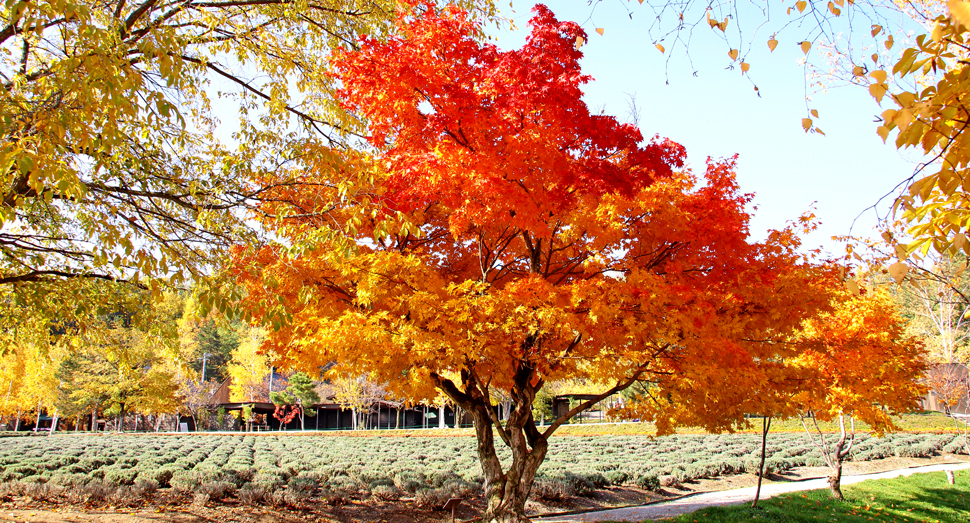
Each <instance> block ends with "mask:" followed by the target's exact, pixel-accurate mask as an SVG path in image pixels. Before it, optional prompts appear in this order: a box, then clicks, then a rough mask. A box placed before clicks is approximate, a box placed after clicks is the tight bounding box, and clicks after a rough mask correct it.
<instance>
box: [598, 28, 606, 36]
mask: <svg viewBox="0 0 970 523" xmlns="http://www.w3.org/2000/svg"><path fill="white" fill-rule="evenodd" d="M596 32H597V33H599V35H600V36H603V33H605V32H606V29H603V28H602V27H597V28H596Z"/></svg>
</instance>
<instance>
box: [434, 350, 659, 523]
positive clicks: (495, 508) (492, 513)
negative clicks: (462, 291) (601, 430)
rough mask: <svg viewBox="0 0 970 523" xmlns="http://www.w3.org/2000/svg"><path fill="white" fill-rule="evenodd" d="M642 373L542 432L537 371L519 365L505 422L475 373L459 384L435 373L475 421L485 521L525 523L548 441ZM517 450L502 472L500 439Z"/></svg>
mask: <svg viewBox="0 0 970 523" xmlns="http://www.w3.org/2000/svg"><path fill="white" fill-rule="evenodd" d="M641 372H642V370H640V371H638V372H636V373H634V375H633V376H632V377H631V378H630V379H629V380H626V381H624V382H622V383H618V384H617V385H616V386H614V387H612V388H611V389H609V390H607V391H604V392H603V393H602V394H598V395H596V397H594V398H591V399H589V400H587V401H584V402H583V403H581V404H579V405H577V406H576V407H574V408H572V409H570V410H569V412H566V413H565V414H563V415H562V416H560V417H558V418H557V419H556V420H555V421H554V422H553V423H552V424H551V425H549V426H548V427H545V428H544V429H545V430H543V431H541V432H540V431H539V429H538V428H537V427H536V421H535V419H534V418H533V417H532V402H533V401H534V400H535V396H536V392H538V391H539V390H540V389H541V388H542V385H543V382H542V380H541V379H538V378H537V377H536V375H535V371H534V370H532V369H531V368H529V367H528V366H527V365H526V364H520V367H519V370H518V372H517V373H516V375H515V378H514V380H513V383H514V384H513V387H512V390H510V391H508V390H507V391H505V392H506V394H509V395H510V396H511V407H510V409H509V412H508V418H507V419H506V420H505V421H504V423H503V422H502V420H500V419H499V414H498V412H496V409H495V408H494V407H492V404H491V399H490V396H489V392H488V387H487V386H486V385H485V384H484V382H483V381H482V380H481V379H480V378H478V377H477V376H476V375H475V373H474V372H473V371H468V370H465V371H462V372H461V381H460V386H459V385H456V384H455V383H454V382H452V381H451V380H449V379H446V378H443V377H441V376H439V375H437V374H432V375H431V377H432V379H434V380H435V383H436V384H437V386H438V388H439V389H441V390H442V391H443V392H444V393H445V394H447V395H448V397H449V398H451V400H452V401H454V402H455V404H456V405H457V406H459V407H461V408H462V409H463V410H464V411H465V412H468V413H469V414H470V415H471V416H472V418H473V419H474V421H475V436H476V438H477V440H478V449H477V450H478V459H479V461H480V462H481V465H482V473H483V475H484V477H485V484H484V490H485V514H484V515H483V517H482V520H483V521H484V522H485V523H525V522H528V521H529V518H527V517H526V515H525V503H526V501H527V500H528V499H529V494H530V492H531V491H532V484H533V482H534V481H535V477H536V472H537V471H538V470H539V466H540V465H542V462H543V460H544V459H545V457H546V452H547V451H548V450H549V437H550V436H551V435H552V434H553V432H555V431H556V429H558V428H559V427H560V426H561V425H562V424H563V423H565V422H567V421H568V420H569V419H570V418H572V417H573V416H575V415H576V414H579V413H580V412H583V411H584V410H587V409H589V408H590V407H592V406H593V405H595V404H596V403H597V402H599V401H601V400H602V399H604V398H606V397H608V396H610V395H611V394H614V393H616V392H618V391H620V390H623V389H625V388H627V387H628V386H630V385H631V384H632V383H633V382H634V381H636V379H637V378H638V377H639V375H640V373H641ZM496 434H497V435H498V437H499V439H500V440H501V443H503V444H505V445H506V446H507V447H508V448H509V449H510V450H511V451H512V460H511V463H509V465H508V468H507V469H504V470H503V468H502V464H501V462H500V461H499V458H498V454H497V452H496V449H495V435H496Z"/></svg>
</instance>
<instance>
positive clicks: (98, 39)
mask: <svg viewBox="0 0 970 523" xmlns="http://www.w3.org/2000/svg"><path fill="white" fill-rule="evenodd" d="M467 4H468V6H469V7H475V8H476V9H479V12H482V13H486V14H487V13H490V12H491V6H490V3H489V2H482V4H481V6H480V8H479V7H478V6H477V4H474V3H473V2H471V1H469V2H467ZM396 5H397V2H396V1H395V0H361V1H336V2H334V1H317V0H310V1H308V2H304V1H301V2H292V1H290V0H280V1H270V2H255V3H254V2H252V1H249V0H227V1H209V0H189V1H182V2H170V1H154V0H147V1H139V2H127V1H126V0H109V1H106V2H100V1H99V2H95V1H92V0H69V1H67V2H65V1H61V0H39V1H31V2H20V3H9V4H4V6H2V17H0V20H2V21H0V48H2V51H3V53H0V54H2V56H0V83H2V84H3V89H2V90H0V91H2V93H0V122H2V123H0V134H2V136H3V140H2V143H0V252H2V256H0V298H2V299H0V308H2V307H5V306H7V305H9V304H10V302H8V301H7V300H8V298H9V299H10V300H11V302H14V301H15V302H17V303H19V304H23V303H28V302H29V303H30V304H31V307H30V308H29V309H28V310H30V311H33V312H34V313H37V314H45V315H46V316H47V317H51V318H59V319H63V320H67V319H69V318H78V320H79V322H85V321H87V319H88V318H89V316H91V315H96V309H97V308H98V307H99V306H100V305H102V303H101V302H98V301H92V300H89V299H87V296H86V295H85V294H84V291H85V289H86V288H87V287H86V285H85V284H84V283H73V281H75V280H109V281H120V282H131V283H133V284H135V285H136V286H139V287H142V288H146V289H150V290H152V291H153V292H154V293H156V296H158V293H159V292H161V289H163V288H164V286H165V285H171V286H175V287H179V288H186V287H188V286H189V282H190V281H192V280H200V279H204V278H205V277H207V276H210V275H211V272H212V270H213V268H214V267H216V266H218V264H219V262H220V260H222V259H223V257H224V253H225V252H226V247H228V246H229V245H231V244H234V243H237V242H240V241H245V240H246V239H254V236H255V235H256V234H257V232H258V231H255V230H253V229H252V228H251V227H249V225H250V224H251V223H252V222H247V219H248V217H249V215H248V214H247V209H248V210H250V211H255V209H256V207H255V203H257V202H259V201H260V199H261V197H262V194H263V191H264V190H265V189H266V187H263V185H262V183H263V182H264V181H266V180H268V179H269V178H270V177H269V176H266V175H265V173H272V178H273V179H274V180H275V183H277V184H280V185H283V186H285V185H287V184H291V183H296V180H298V179H299V175H300V174H301V173H302V172H303V171H304V170H306V169H307V168H308V164H309V163H312V162H313V161H315V158H316V154H315V153H314V151H315V150H317V149H319V148H321V147H330V146H333V145H335V144H341V143H343V142H344V141H346V140H347V139H348V138H349V139H352V140H355V139H356V138H355V133H356V132H357V131H358V130H359V122H357V121H356V120H355V119H354V118H347V117H346V114H345V112H344V111H343V110H342V108H341V107H340V105H339V104H337V103H336V102H335V101H334V96H333V92H334V82H333V79H332V77H331V76H329V75H327V74H326V73H325V71H324V69H323V64H324V61H323V60H321V57H325V56H327V55H328V54H329V53H330V51H331V50H332V49H334V48H336V47H339V46H343V45H355V42H357V40H358V38H359V37H360V36H362V35H381V34H383V33H384V32H385V31H386V30H387V29H388V28H389V27H390V21H391V20H392V19H393V17H394V15H395V12H396ZM215 107H219V109H218V111H217V109H215ZM226 107H229V108H235V109H237V110H238V112H237V114H235V115H233V114H225V111H224V108H226ZM217 112H222V113H223V114H221V115H219V117H217ZM219 118H224V119H225V118H228V119H229V121H227V122H225V124H226V125H227V126H228V127H221V122H220V121H219ZM236 118H238V126H237V125H235V124H236V123H237V122H236V121H235V120H236ZM227 128H228V129H229V130H228V131H227V130H226V129H227ZM230 133H231V137H229V135H230ZM287 172H288V173H289V174H284V173H287ZM347 195H348V196H352V194H351V193H350V192H348V193H347ZM264 218H268V217H267V216H264ZM220 246H221V247H222V248H220ZM220 289H221V290H225V292H226V293H228V294H232V292H233V291H232V286H231V285H226V286H225V287H222V286H221V284H220V283H219V282H211V281H210V282H208V283H207V284H206V285H205V286H204V289H201V290H202V291H203V292H202V294H203V295H204V299H203V300H202V301H201V304H200V305H201V308H202V309H203V310H208V309H210V308H212V307H213V305H218V307H219V308H221V309H223V310H225V309H226V302H225V301H223V300H222V299H221V298H220V296H221V294H220ZM6 314H7V311H0V315H6Z"/></svg>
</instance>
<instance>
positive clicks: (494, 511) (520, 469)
mask: <svg viewBox="0 0 970 523" xmlns="http://www.w3.org/2000/svg"><path fill="white" fill-rule="evenodd" d="M526 405H527V406H526V407H524V408H525V409H528V408H529V407H528V405H531V403H527V404H526ZM489 408H491V407H490V406H487V405H478V406H476V407H475V408H474V409H473V410H472V413H473V417H474V419H475V435H476V437H477V439H478V459H479V461H480V462H481V464H482V472H483V474H484V476H485V486H484V489H485V502H486V509H485V514H484V516H483V518H482V520H483V521H484V522H485V523H525V522H528V521H529V518H527V517H526V515H525V503H526V501H527V500H528V499H529V493H530V492H531V491H532V483H533V482H534V480H535V475H536V471H538V470H539V465H541V464H542V461H543V459H545V456H546V451H547V450H548V446H547V443H546V440H545V439H544V438H540V439H539V440H537V441H535V445H534V446H533V447H532V448H531V449H529V446H528V443H527V441H526V436H525V430H524V429H525V426H524V422H531V415H530V416H529V419H528V421H527V420H526V419H522V418H524V416H521V413H520V412H519V411H520V410H522V409H519V408H516V409H515V411H514V412H510V413H509V414H510V415H509V422H508V423H506V425H505V431H506V433H507V434H508V438H509V441H508V442H507V443H509V447H511V450H512V462H511V464H509V468H508V470H507V471H505V472H503V471H502V464H501V462H500V461H499V458H498V454H497V453H496V452H495V440H494V437H493V435H492V423H491V420H490V418H489V414H488V412H487V409H489ZM509 410H510V411H511V410H512V409H509Z"/></svg>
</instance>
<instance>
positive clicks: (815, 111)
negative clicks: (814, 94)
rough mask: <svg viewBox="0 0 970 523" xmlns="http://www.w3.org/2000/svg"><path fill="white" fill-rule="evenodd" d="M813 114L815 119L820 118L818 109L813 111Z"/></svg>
mask: <svg viewBox="0 0 970 523" xmlns="http://www.w3.org/2000/svg"><path fill="white" fill-rule="evenodd" d="M811 113H812V116H814V117H815V118H818V109H812V110H811Z"/></svg>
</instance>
